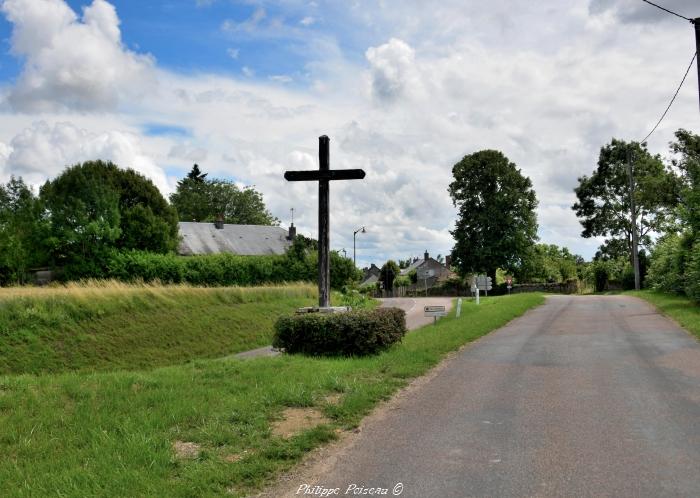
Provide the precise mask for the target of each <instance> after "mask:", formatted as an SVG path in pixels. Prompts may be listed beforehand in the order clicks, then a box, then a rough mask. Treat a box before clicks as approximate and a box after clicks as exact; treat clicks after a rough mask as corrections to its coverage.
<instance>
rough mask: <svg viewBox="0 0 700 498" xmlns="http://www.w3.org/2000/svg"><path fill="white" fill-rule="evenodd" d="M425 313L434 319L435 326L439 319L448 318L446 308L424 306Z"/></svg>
mask: <svg viewBox="0 0 700 498" xmlns="http://www.w3.org/2000/svg"><path fill="white" fill-rule="evenodd" d="M423 313H424V314H425V316H432V317H433V325H437V321H438V318H439V317H441V316H447V311H445V307H444V306H423Z"/></svg>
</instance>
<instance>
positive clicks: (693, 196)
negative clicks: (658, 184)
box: [671, 129, 700, 236]
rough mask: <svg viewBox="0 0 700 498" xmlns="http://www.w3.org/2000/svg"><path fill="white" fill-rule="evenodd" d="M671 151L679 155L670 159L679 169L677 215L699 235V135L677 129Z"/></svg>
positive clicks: (685, 225)
mask: <svg viewBox="0 0 700 498" xmlns="http://www.w3.org/2000/svg"><path fill="white" fill-rule="evenodd" d="M671 152H673V153H674V154H679V155H680V157H679V158H676V159H674V160H673V161H672V164H673V166H674V167H676V168H678V170H679V171H680V178H679V181H680V189H679V197H678V211H679V217H680V219H681V222H682V223H683V225H684V227H687V228H689V229H690V230H691V231H692V232H693V234H694V235H696V236H700V136H698V135H695V134H694V133H691V132H689V131H686V130H683V129H680V130H678V131H677V132H676V141H675V142H672V143H671Z"/></svg>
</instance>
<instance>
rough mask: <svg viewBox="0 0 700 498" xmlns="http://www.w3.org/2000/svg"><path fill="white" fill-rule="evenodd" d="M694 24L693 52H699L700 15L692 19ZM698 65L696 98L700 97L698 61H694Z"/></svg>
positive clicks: (699, 67)
mask: <svg viewBox="0 0 700 498" xmlns="http://www.w3.org/2000/svg"><path fill="white" fill-rule="evenodd" d="M690 22H692V23H693V25H694V26H695V52H696V53H700V17H696V18H695V19H693V20H692V21H690ZM695 63H696V65H697V67H698V98H699V99H700V61H698V60H696V61H695Z"/></svg>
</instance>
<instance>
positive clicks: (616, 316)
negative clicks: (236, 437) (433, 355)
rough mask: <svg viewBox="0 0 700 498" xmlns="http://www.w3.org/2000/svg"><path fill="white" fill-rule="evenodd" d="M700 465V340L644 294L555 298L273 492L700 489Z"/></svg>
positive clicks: (640, 492) (621, 493)
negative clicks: (316, 488)
mask: <svg viewBox="0 0 700 498" xmlns="http://www.w3.org/2000/svg"><path fill="white" fill-rule="evenodd" d="M698 462H700V344H699V343H698V342H697V341H696V340H695V339H694V338H692V337H691V336H690V335H689V334H687V333H686V332H685V331H683V330H682V329H680V328H679V327H678V326H677V325H675V324H674V323H672V322H671V321H670V320H668V319H666V318H665V317H663V316H661V315H660V314H659V313H657V312H656V311H655V310H654V309H653V308H652V307H651V306H650V305H649V304H647V303H645V302H643V301H641V300H639V299H636V298H632V297H627V296H552V297H549V298H548V300H547V304H546V305H544V306H542V307H540V308H537V309H535V310H532V311H530V312H528V313H526V314H525V315H524V316H522V317H521V318H518V319H516V320H514V321H513V322H511V323H510V324H508V325H507V326H505V327H503V328H502V329H500V330H498V331H496V332H494V333H492V334H489V335H488V336H486V337H484V338H482V339H481V340H479V341H477V342H476V343H474V344H473V345H472V346H470V347H468V348H465V349H464V350H462V351H461V352H460V353H458V354H457V355H455V356H454V357H453V358H452V359H450V360H448V361H446V362H443V363H442V364H441V365H440V366H439V367H438V369H436V370H435V371H433V373H432V376H428V378H423V379H418V380H417V381H416V382H414V383H413V387H410V388H409V389H408V390H407V391H403V392H402V393H400V394H399V395H398V396H397V397H395V398H394V399H393V400H392V401H390V402H389V403H388V404H386V405H384V406H382V407H381V408H379V409H378V410H376V411H375V412H374V413H373V414H372V415H370V417H368V418H367V419H366V420H365V421H364V422H363V424H362V425H361V427H360V433H359V434H350V435H348V436H346V437H345V438H344V439H343V440H342V441H341V442H340V443H338V444H336V445H334V446H330V447H327V448H324V449H322V450H320V451H319V452H317V453H316V454H315V455H314V456H313V457H312V458H310V459H309V460H308V461H307V462H306V464H304V465H302V466H300V467H298V468H297V469H296V471H295V474H291V475H289V476H287V477H286V480H282V481H281V483H280V484H279V486H278V487H276V488H275V489H273V490H271V491H270V492H271V493H272V494H271V495H270V494H268V496H301V493H299V491H300V489H302V488H300V486H304V485H308V486H310V487H311V488H312V487H313V486H320V487H321V488H322V489H329V490H333V489H336V488H337V489H338V491H337V493H336V494H334V496H336V495H337V496H348V495H352V494H354V493H355V490H357V489H358V488H360V487H363V488H365V489H369V488H380V489H382V490H387V495H389V496H392V495H394V496H397V495H396V494H394V493H395V492H396V491H401V494H400V496H407V497H432V496H436V497H437V496H439V497H460V498H461V497H467V496H488V497H520V496H538V497H550V496H551V497H560V496H572V497H605V496H611V497H612V496H615V497H632V496H633V497H654V498H657V497H666V496H668V497H696V496H698V490H700V472H698V469H699V468H700V467H698ZM399 484H400V486H399ZM352 486H355V488H352ZM349 487H350V488H351V489H350V490H349ZM321 488H319V489H321ZM307 489H309V488H307ZM348 493H349V494H348Z"/></svg>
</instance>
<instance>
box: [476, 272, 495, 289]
mask: <svg viewBox="0 0 700 498" xmlns="http://www.w3.org/2000/svg"><path fill="white" fill-rule="evenodd" d="M476 287H477V289H479V290H487V291H489V290H491V289H492V288H493V287H492V285H491V277H487V276H486V275H478V276H477V277H476Z"/></svg>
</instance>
